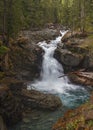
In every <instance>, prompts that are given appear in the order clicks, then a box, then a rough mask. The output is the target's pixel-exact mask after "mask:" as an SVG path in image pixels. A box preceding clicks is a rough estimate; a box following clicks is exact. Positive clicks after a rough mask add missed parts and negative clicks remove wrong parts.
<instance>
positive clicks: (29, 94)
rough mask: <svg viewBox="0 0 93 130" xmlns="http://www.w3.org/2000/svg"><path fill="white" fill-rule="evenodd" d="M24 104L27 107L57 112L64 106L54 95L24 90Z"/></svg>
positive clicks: (22, 95)
mask: <svg viewBox="0 0 93 130" xmlns="http://www.w3.org/2000/svg"><path fill="white" fill-rule="evenodd" d="M21 97H22V103H23V104H24V106H26V107H32V108H37V109H46V110H55V109H57V108H58V107H60V106H61V105H62V103H61V100H60V98H58V97H57V96H55V95H52V94H44V93H42V92H39V91H36V90H31V91H28V90H23V91H22V94H21Z"/></svg>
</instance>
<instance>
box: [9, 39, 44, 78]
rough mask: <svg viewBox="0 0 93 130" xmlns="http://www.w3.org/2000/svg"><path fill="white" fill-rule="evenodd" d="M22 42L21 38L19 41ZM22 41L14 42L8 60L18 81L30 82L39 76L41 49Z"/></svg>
mask: <svg viewBox="0 0 93 130" xmlns="http://www.w3.org/2000/svg"><path fill="white" fill-rule="evenodd" d="M20 40H22V38H21V39H20ZM22 42H23V41H19V40H18V41H16V43H15V44H14V45H13V46H12V47H11V49H12V50H11V52H10V60H11V68H12V70H13V71H14V72H15V73H17V74H16V75H17V78H18V79H27V80H32V79H34V78H36V77H37V76H39V72H40V69H41V61H42V49H41V48H39V47H38V46H37V45H36V44H34V45H33V44H30V43H29V42H28V41H27V42H26V41H24V42H26V43H25V44H24V43H22Z"/></svg>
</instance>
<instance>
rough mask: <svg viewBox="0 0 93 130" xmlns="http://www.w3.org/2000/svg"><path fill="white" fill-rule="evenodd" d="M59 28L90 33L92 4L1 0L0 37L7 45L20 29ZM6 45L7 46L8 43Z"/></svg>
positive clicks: (82, 0) (73, 0) (67, 0)
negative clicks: (51, 26)
mask: <svg viewBox="0 0 93 130" xmlns="http://www.w3.org/2000/svg"><path fill="white" fill-rule="evenodd" d="M47 23H50V24H51V23H53V24H61V25H63V26H65V27H67V28H71V29H72V30H75V29H78V30H81V31H85V30H87V31H90V30H92V25H93V0H87V1H86V0H0V34H1V35H3V41H4V42H5V37H7V41H9V37H15V36H16V34H17V33H18V32H19V31H20V30H22V29H33V28H38V27H44V26H45V25H46V24H47ZM7 43H8V42H7Z"/></svg>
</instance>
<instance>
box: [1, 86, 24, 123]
mask: <svg viewBox="0 0 93 130" xmlns="http://www.w3.org/2000/svg"><path fill="white" fill-rule="evenodd" d="M0 114H1V115H2V117H3V119H4V121H5V123H6V124H7V125H13V124H15V123H17V122H18V121H20V120H21V118H22V109H21V104H20V102H19V101H17V100H16V99H15V98H14V96H13V95H12V93H11V91H10V90H9V89H8V88H7V87H6V86H1V87H0Z"/></svg>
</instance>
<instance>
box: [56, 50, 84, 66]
mask: <svg viewBox="0 0 93 130" xmlns="http://www.w3.org/2000/svg"><path fill="white" fill-rule="evenodd" d="M56 52H57V53H59V55H60V61H61V62H62V63H63V64H64V65H66V66H71V67H76V66H78V65H79V64H80V63H81V62H82V60H83V56H82V55H80V54H76V53H72V52H71V51H69V50H66V49H59V48H58V49H57V51H56Z"/></svg>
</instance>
